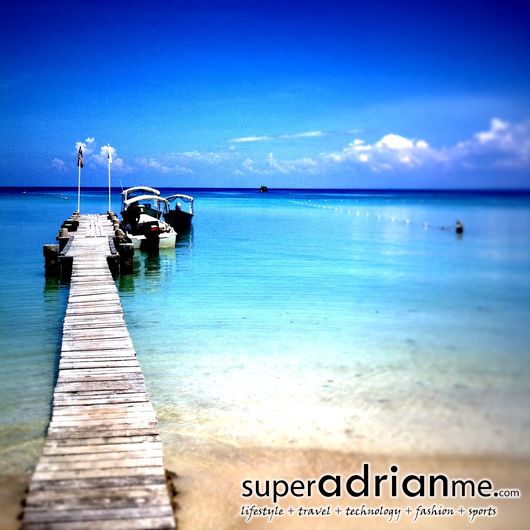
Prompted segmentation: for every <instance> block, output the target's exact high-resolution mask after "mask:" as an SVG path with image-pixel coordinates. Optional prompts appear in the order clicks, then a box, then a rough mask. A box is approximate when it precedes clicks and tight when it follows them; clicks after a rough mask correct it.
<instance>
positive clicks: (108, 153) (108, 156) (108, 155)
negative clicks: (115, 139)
mask: <svg viewBox="0 0 530 530" xmlns="http://www.w3.org/2000/svg"><path fill="white" fill-rule="evenodd" d="M107 147H108V151H107V162H108V166H109V212H111V211H112V210H111V208H110V145H108V144H107Z"/></svg>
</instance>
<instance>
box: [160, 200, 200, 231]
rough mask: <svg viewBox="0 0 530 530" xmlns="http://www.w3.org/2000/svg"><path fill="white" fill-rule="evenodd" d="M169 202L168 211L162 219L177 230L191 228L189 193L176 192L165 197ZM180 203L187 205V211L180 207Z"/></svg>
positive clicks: (191, 205)
mask: <svg viewBox="0 0 530 530" xmlns="http://www.w3.org/2000/svg"><path fill="white" fill-rule="evenodd" d="M166 200H167V201H169V203H170V208H169V211H168V212H166V213H165V214H164V220H165V221H166V222H168V223H169V224H170V225H171V226H172V227H173V228H174V229H175V230H176V231H177V232H179V233H180V232H186V231H188V230H189V229H190V228H191V222H192V220H193V215H194V214H193V201H194V200H195V199H194V198H193V197H191V196H190V195H183V194H182V193H177V194H176V195H170V196H169V197H166ZM182 203H186V204H187V205H188V211H185V210H183V209H182Z"/></svg>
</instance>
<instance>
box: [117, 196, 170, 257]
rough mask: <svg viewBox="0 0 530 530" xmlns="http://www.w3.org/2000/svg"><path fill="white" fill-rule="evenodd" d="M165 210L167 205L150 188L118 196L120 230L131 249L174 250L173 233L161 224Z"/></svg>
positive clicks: (167, 207)
mask: <svg viewBox="0 0 530 530" xmlns="http://www.w3.org/2000/svg"><path fill="white" fill-rule="evenodd" d="M145 192H148V193H145ZM169 209H170V205H169V202H168V201H167V200H166V199H164V198H163V197H160V192H159V191H158V190H155V189H154V188H148V187H146V186H136V187H134V188H129V189H127V190H125V191H123V192H122V211H121V215H122V219H123V221H122V224H121V227H122V230H123V231H124V232H125V233H126V234H127V236H128V237H129V238H130V239H131V241H132V242H133V244H134V248H175V242H176V240H177V232H175V230H174V229H173V228H172V227H171V225H170V224H169V223H166V222H165V221H162V217H163V216H164V214H166V213H167V212H168V211H169Z"/></svg>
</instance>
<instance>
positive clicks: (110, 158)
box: [107, 145, 112, 164]
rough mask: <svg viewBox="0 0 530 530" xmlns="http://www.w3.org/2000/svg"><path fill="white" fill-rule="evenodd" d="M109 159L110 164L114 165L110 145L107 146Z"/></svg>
mask: <svg viewBox="0 0 530 530" xmlns="http://www.w3.org/2000/svg"><path fill="white" fill-rule="evenodd" d="M107 159H108V161H109V164H112V155H111V154H110V145H108V146H107Z"/></svg>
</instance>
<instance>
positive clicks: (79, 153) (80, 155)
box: [77, 146, 83, 167]
mask: <svg viewBox="0 0 530 530" xmlns="http://www.w3.org/2000/svg"><path fill="white" fill-rule="evenodd" d="M77 165H78V167H83V150H82V149H81V146H79V151H77Z"/></svg>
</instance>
